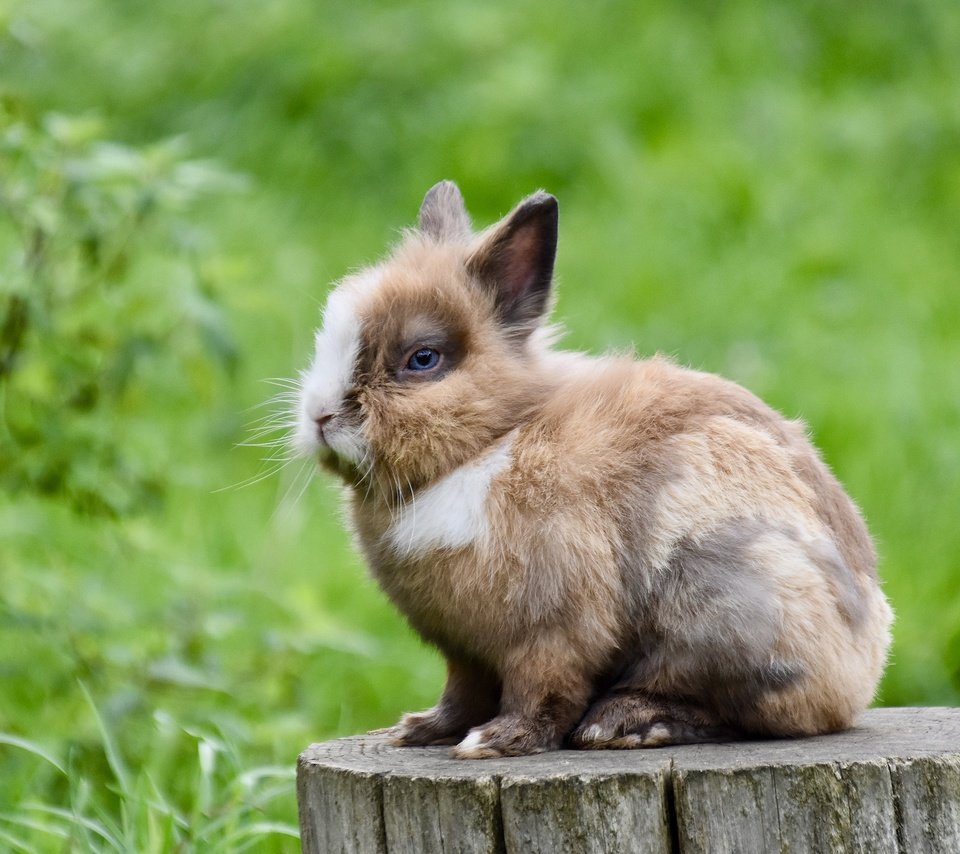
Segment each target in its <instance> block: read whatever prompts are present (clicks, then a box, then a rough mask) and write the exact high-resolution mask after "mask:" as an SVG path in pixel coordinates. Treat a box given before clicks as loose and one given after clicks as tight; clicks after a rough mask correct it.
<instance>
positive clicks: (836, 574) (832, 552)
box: [803, 539, 867, 628]
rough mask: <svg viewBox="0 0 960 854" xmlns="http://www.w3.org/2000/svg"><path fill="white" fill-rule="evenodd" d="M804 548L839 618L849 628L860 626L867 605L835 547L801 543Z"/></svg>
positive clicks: (821, 542)
mask: <svg viewBox="0 0 960 854" xmlns="http://www.w3.org/2000/svg"><path fill="white" fill-rule="evenodd" d="M803 546H804V551H805V552H806V554H807V557H809V558H810V560H811V561H812V562H813V563H814V564H816V566H817V568H818V569H819V570H820V572H821V573H823V577H824V578H825V579H826V581H827V585H828V586H829V587H830V592H831V593H832V594H833V598H834V601H835V602H836V604H837V611H839V613H840V616H841V617H843V619H844V620H845V621H846V623H847V625H848V626H850V627H851V628H857V627H859V626H861V625H863V623H864V621H865V620H866V619H867V602H866V600H865V599H864V596H863V593H862V591H861V590H860V588H859V586H858V585H857V580H856V578H855V577H854V575H853V572H852V571H851V569H850V567H849V566H847V563H846V561H845V560H844V559H843V557H842V556H841V555H840V552H839V551H838V549H837V547H836V546H835V545H834V544H833V543H831V542H830V541H829V540H825V539H821V540H815V541H813V542H804V544H803Z"/></svg>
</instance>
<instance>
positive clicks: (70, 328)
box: [0, 0, 960, 851]
mask: <svg viewBox="0 0 960 854" xmlns="http://www.w3.org/2000/svg"><path fill="white" fill-rule="evenodd" d="M958 92H960V7H958V6H957V5H956V3H954V2H952V0H931V1H930V2H913V3H908V2H897V0H891V2H887V3H884V4H873V5H870V4H847V5H846V6H843V7H838V6H836V5H835V4H827V3H824V2H791V3H786V2H773V3H769V4H764V5H762V6H761V5H758V4H755V3H752V2H746V0H732V2H728V3H723V4H715V3H705V2H703V3H701V2H694V3H680V2H644V3H626V2H601V3H595V4H589V5H587V4H580V3H573V2H566V1H565V0H553V2H545V0H512V2H509V3H507V2H500V0H494V2H490V3H486V4H473V3H468V2H463V0H452V2H451V0H444V2H439V0H426V2H422V3H419V4H415V5H414V4H399V3H386V2H384V3H369V4H356V3H347V2H339V0H338V1H337V2H322V3H321V2H308V0H246V2H242V3H226V2H218V0H166V2H164V3H151V2H146V0H136V2H134V0H29V2H25V0H5V2H0V99H2V106H0V121H2V122H3V125H2V127H0V132H2V133H3V134H4V136H3V145H2V147H0V200H2V203H3V207H2V209H0V265H2V266H0V274H2V279H0V324H4V325H3V326H0V342H4V343H3V346H4V347H5V348H6V349H5V350H0V357H2V360H0V364H2V365H4V366H5V367H4V368H3V370H2V371H0V415H2V423H0V678H2V688H0V732H2V733H4V735H2V736H0V848H2V847H3V846H7V847H9V848H10V849H12V850H37V849H40V850H73V848H76V850H85V849H88V848H89V849H104V850H138V851H149V850H156V851H164V850H171V849H172V848H175V847H176V846H178V845H179V846H180V847H179V848H178V849H177V850H224V851H232V850H241V849H242V848H243V847H244V846H245V845H249V846H254V847H256V848H257V850H296V841H295V840H294V839H293V838H291V834H292V833H293V832H294V829H293V826H294V825H295V803H294V795H293V788H292V773H293V763H294V759H295V757H296V754H297V752H298V751H299V750H300V749H301V748H302V747H303V746H304V745H306V744H307V743H308V742H309V741H311V740H318V739H322V738H327V737H330V736H334V735H341V734H347V733H352V732H357V731H361V730H365V729H368V728H371V727H376V726H383V725H387V724H389V723H392V722H393V720H394V719H395V718H396V717H397V716H398V715H399V714H400V712H402V711H404V710H408V709H413V708H418V707H425V706H427V705H429V704H431V703H432V701H433V700H434V698H435V696H436V694H437V693H438V691H439V689H440V686H441V681H442V667H441V664H440V661H439V660H438V657H437V656H436V655H435V654H434V653H433V652H431V651H430V650H428V649H425V648H424V647H422V646H421V645H420V643H419V642H418V641H417V640H416V639H415V638H413V637H412V636H411V633H410V632H409V630H408V629H407V628H406V627H405V626H404V625H403V623H402V622H401V620H400V619H399V618H398V617H397V616H396V615H395V614H394V613H393V611H392V610H391V608H390V607H389V606H388V605H387V604H386V603H385V602H384V600H383V597H382V596H381V595H380V594H379V592H378V591H377V590H376V589H375V588H374V586H373V585H372V584H371V583H370V582H369V581H368V580H367V579H366V577H365V574H364V570H363V567H362V566H361V564H360V562H359V561H358V559H357V557H356V555H355V554H354V553H353V551H352V550H351V548H350V545H349V539H348V536H347V534H346V533H345V532H344V530H343V526H342V524H341V520H340V514H339V510H338V496H337V492H336V489H335V487H334V486H332V485H331V484H330V483H328V482H326V481H324V480H323V479H320V478H316V479H314V480H312V481H309V480H308V474H307V471H306V470H297V468H296V467H295V466H292V467H287V468H285V469H284V470H283V471H281V472H278V473H275V474H272V475H270V476H268V477H266V478H264V479H262V480H260V481H258V482H255V483H253V484H252V485H249V486H244V487H236V485H237V484H241V483H243V482H245V481H247V480H250V479H253V480H256V477H257V475H258V474H259V473H266V472H269V471H270V466H269V465H268V464H263V463H261V461H260V458H261V456H263V454H262V453H261V451H260V450H259V449H255V448H244V447H240V448H237V447H235V446H236V444H237V443H239V442H242V441H244V438H245V436H246V435H247V429H248V428H249V426H250V424H251V423H253V422H255V421H256V419H257V418H259V417H260V416H261V415H262V414H263V413H264V412H265V411H266V412H269V411H270V410H269V408H268V409H267V410H262V409H257V408H255V407H257V405H258V404H260V403H262V402H263V401H264V400H266V399H268V398H269V397H270V396H271V394H273V392H274V391H275V389H273V388H271V386H270V385H269V384H266V383H264V382H263V381H264V380H265V379H267V378H276V377H280V378H282V377H290V376H292V375H294V372H295V371H296V370H297V369H299V368H300V367H302V366H303V365H304V364H305V363H306V361H307V360H308V358H309V355H310V345H311V335H312V329H313V326H314V325H315V323H316V321H317V319H318V306H319V305H320V304H321V302H322V299H323V296H324V294H325V292H326V290H327V288H328V286H329V283H330V282H331V281H332V280H334V279H336V278H337V277H339V276H341V275H343V274H344V273H345V272H346V271H347V270H348V269H350V268H351V267H354V266H357V265H359V264H361V263H363V262H365V261H370V260H373V259H374V258H376V257H377V256H378V255H379V254H380V253H381V252H382V250H383V249H384V247H385V245H386V244H387V243H389V242H390V241H391V240H393V239H394V238H395V237H396V235H397V230H398V228H399V227H401V226H404V225H407V224H410V223H412V222H413V220H414V217H415V215H416V210H417V206H418V204H419V201H420V199H421V197H422V194H423V192H424V191H425V190H426V189H427V188H428V187H429V186H430V185H431V184H432V183H434V182H435V181H436V180H438V179H440V178H453V179H455V180H457V181H458V182H459V183H460V185H461V187H462V189H463V191H464V193H465V196H466V198H467V201H468V205H469V206H470V208H471V211H472V213H473V215H474V217H475V220H476V221H477V223H479V224H481V225H485V224H487V223H489V222H490V221H492V220H493V219H494V218H496V217H498V216H499V215H501V214H503V213H504V212H506V210H508V209H509V207H510V206H511V205H512V204H513V203H514V202H515V201H516V200H517V199H519V198H520V197H521V196H522V195H524V194H526V193H528V192H530V191H532V190H534V189H536V188H538V187H545V188H547V189H549V190H550V191H551V192H553V193H555V194H556V195H557V196H558V197H559V199H560V203H561V212H562V214H561V242H560V252H559V258H558V268H557V269H558V278H559V285H560V292H559V293H560V298H559V305H558V317H559V318H562V319H563V320H564V322H565V323H566V326H567V327H568V330H569V334H568V337H567V344H568V345H570V346H574V347H578V348H585V349H590V350H594V351H599V350H603V349H606V348H622V347H624V346H628V345H630V344H634V345H635V346H636V348H637V350H638V351H639V352H641V353H646V354H649V353H653V352H655V351H658V350H659V351H663V352H667V353H670V354H673V355H674V356H675V357H676V358H677V359H678V360H680V361H682V362H684V363H686V364H690V365H693V366H696V367H698V368H703V369H706V370H711V371H716V372H720V373H723V374H726V375H728V376H731V377H732V378H734V379H736V380H738V381H740V382H742V383H743V384H745V385H746V386H747V387H749V388H750V389H752V390H753V391H754V392H756V393H758V394H759V395H761V396H762V397H764V398H765V399H767V400H768V401H769V402H771V403H772V404H773V405H775V406H777V407H778V408H779V409H780V410H781V411H783V412H785V413H786V414H788V415H790V416H799V417H803V418H805V419H806V420H807V422H808V423H809V425H810V428H811V431H812V433H813V435H814V437H815V439H816V441H817V443H818V444H819V445H820V447H821V448H822V449H823V453H824V456H825V457H826V459H827V460H828V462H829V463H830V464H831V465H832V466H833V468H834V469H835V471H836V472H837V474H838V475H839V477H840V478H841V480H842V481H843V482H844V483H845V484H846V485H847V487H848V489H849V491H850V492H851V494H852V495H853V496H854V497H855V498H856V500H857V501H858V502H859V503H860V505H861V506H862V508H863V510H864V512H865V514H866V516H867V518H868V520H869V522H870V524H871V527H872V529H873V531H874V533H875V535H876V538H877V541H878V544H879V549H880V553H881V556H882V563H881V573H882V575H883V577H884V579H885V583H886V590H887V592H888V595H889V596H890V598H891V600H892V602H893V604H894V606H895V608H896V611H897V614H898V621H897V625H896V639H895V645H894V650H893V657H892V661H891V665H890V668H889V671H888V673H887V676H886V678H885V680H884V682H883V686H882V690H881V695H880V698H879V700H880V702H882V703H886V704H956V703H958V701H960V572H958V570H960V524H958V521H960V520H958V508H960V370H958V367H960V273H958V271H960V98H958ZM40 238H42V239H40ZM38 247H39V248H38ZM18 306H19V308H17V307H18ZM18 312H19V314H18ZM24 317H26V318H27V319H26V320H25V319H24ZM4 336H5V337H4Z"/></svg>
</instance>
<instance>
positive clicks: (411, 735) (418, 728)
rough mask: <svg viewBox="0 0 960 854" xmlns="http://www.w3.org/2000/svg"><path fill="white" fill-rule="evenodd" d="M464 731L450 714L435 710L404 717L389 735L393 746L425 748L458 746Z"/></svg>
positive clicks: (388, 732) (389, 731)
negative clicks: (443, 745)
mask: <svg viewBox="0 0 960 854" xmlns="http://www.w3.org/2000/svg"><path fill="white" fill-rule="evenodd" d="M464 729H465V727H463V726H459V725H458V724H457V722H456V721H454V720H453V719H452V716H451V715H450V714H448V713H446V712H445V711H443V710H442V709H438V708H433V709H427V711H425V712H412V713H410V714H406V715H404V716H403V717H402V718H400V720H399V722H398V723H397V724H396V725H395V726H392V727H391V728H390V729H389V730H387V734H388V735H389V736H390V742H391V744H396V745H398V746H400V747H424V746H426V745H428V744H456V743H457V742H458V741H459V740H460V739H461V738H462V736H463V731H464Z"/></svg>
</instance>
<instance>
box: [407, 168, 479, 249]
mask: <svg viewBox="0 0 960 854" xmlns="http://www.w3.org/2000/svg"><path fill="white" fill-rule="evenodd" d="M418 226H419V228H420V231H421V233H422V234H426V235H428V236H429V237H432V238H433V239H434V240H437V241H444V240H466V239H467V238H468V237H469V236H470V233H471V227H470V215H469V214H468V213H467V207H466V205H465V204H464V203H463V196H462V195H461V193H460V188H459V187H458V186H457V185H456V184H454V183H453V181H441V182H440V183H439V184H434V185H433V186H432V187H431V188H430V189H429V190H427V194H426V195H425V196H424V197H423V203H422V204H421V205H420V216H419V218H418Z"/></svg>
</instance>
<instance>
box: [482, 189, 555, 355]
mask: <svg viewBox="0 0 960 854" xmlns="http://www.w3.org/2000/svg"><path fill="white" fill-rule="evenodd" d="M557 224H558V210H557V200H556V199H555V198H554V197H553V196H551V195H550V194H549V193H545V192H543V190H540V191H538V192H536V193H534V194H533V195H532V196H528V197H527V198H525V199H524V200H523V201H522V202H520V204H519V205H517V206H516V207H515V208H514V209H513V211H512V212H511V213H509V214H507V216H506V217H504V218H503V219H502V220H501V221H500V222H498V223H497V224H496V225H494V226H492V227H491V228H490V229H488V230H487V231H486V232H484V233H483V234H482V235H481V236H480V237H479V244H478V245H477V246H476V247H475V248H474V250H473V252H472V253H471V255H470V257H469V259H468V260H467V269H468V270H469V271H470V272H471V273H472V274H473V275H474V277H475V278H476V279H477V280H479V282H480V284H481V285H483V286H484V287H485V288H488V289H489V290H491V291H493V294H494V299H495V301H496V306H497V312H498V314H499V315H500V319H501V321H502V322H503V323H504V325H506V326H507V327H510V328H511V329H512V330H514V331H515V332H516V333H518V334H519V335H520V336H522V337H525V336H526V335H527V334H529V333H530V332H531V331H532V330H533V329H534V328H535V327H536V325H537V324H538V323H539V322H540V319H541V318H542V317H543V315H544V314H546V312H547V308H548V307H549V302H550V299H549V298H550V286H551V284H552V281H553V262H554V259H555V258H556V254H557Z"/></svg>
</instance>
